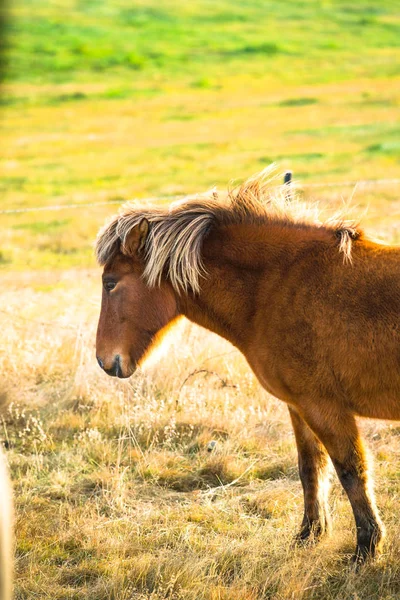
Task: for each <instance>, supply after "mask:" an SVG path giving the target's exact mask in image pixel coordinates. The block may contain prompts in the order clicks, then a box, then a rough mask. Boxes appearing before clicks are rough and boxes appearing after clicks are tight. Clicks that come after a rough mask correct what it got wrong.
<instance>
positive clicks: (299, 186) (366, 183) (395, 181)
mask: <svg viewBox="0 0 400 600" xmlns="http://www.w3.org/2000/svg"><path fill="white" fill-rule="evenodd" d="M284 184H285V185H287V186H288V188H289V187H290V188H291V189H293V190H306V189H308V188H310V189H312V188H325V187H329V188H334V187H338V188H340V187H356V186H357V187H360V186H361V187H373V186H379V185H399V184H400V178H390V179H361V180H353V181H328V182H326V181H325V182H324V181H321V182H309V183H300V182H298V181H293V180H292V173H291V171H287V172H286V173H285V177H284ZM176 199H177V196H156V197H150V198H134V199H132V200H131V201H138V202H139V201H140V202H143V203H147V202H161V201H163V200H176ZM125 202H127V200H126V199H120V200H103V201H101V202H81V203H72V204H53V205H49V206H30V207H26V208H9V209H3V210H0V215H14V214H23V213H31V212H44V211H58V210H74V209H81V208H91V207H97V206H108V205H113V204H114V205H115V204H124V203H125Z"/></svg>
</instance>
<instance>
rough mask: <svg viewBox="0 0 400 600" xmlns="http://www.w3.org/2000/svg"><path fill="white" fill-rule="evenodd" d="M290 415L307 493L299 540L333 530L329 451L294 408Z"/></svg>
mask: <svg viewBox="0 0 400 600" xmlns="http://www.w3.org/2000/svg"><path fill="white" fill-rule="evenodd" d="M289 413H290V418H291V419H292V425H293V429H294V434H295V437H296V443H297V452H298V461H299V473H300V480H301V483H302V486H303V493H304V517H303V521H302V524H301V529H300V532H299V533H298V535H297V536H296V541H297V542H299V543H302V542H304V541H306V540H308V539H309V538H310V537H311V538H313V539H316V538H319V537H320V536H321V535H322V534H323V533H326V532H328V531H329V530H330V516H329V509H328V492H329V471H330V468H329V467H330V464H329V458H328V454H327V452H326V450H325V448H324V446H323V445H322V444H321V442H320V441H319V440H318V438H317V437H316V436H315V435H314V433H313V432H312V431H311V429H310V428H309V427H308V425H307V423H306V422H305V421H304V420H303V419H302V418H301V416H300V415H299V414H298V413H297V412H296V411H295V410H294V409H292V408H289Z"/></svg>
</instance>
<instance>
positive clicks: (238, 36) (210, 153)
mask: <svg viewBox="0 0 400 600" xmlns="http://www.w3.org/2000/svg"><path fill="white" fill-rule="evenodd" d="M8 23H9V24H8V37H7V39H8V45H9V50H8V65H9V66H8V72H7V83H6V85H5V86H4V88H3V95H2V98H1V103H2V105H3V107H2V113H3V120H2V132H1V135H2V150H1V154H2V159H1V162H0V175H1V183H0V193H1V199H2V206H3V207H4V208H17V207H18V208H21V207H22V208H23V207H30V206H45V205H53V204H57V205H58V204H68V203H71V202H72V203H87V202H93V201H104V200H110V199H111V200H112V199H116V200H118V199H121V200H123V199H128V198H132V197H146V196H162V197H164V196H173V195H182V194H186V193H191V192H197V191H201V190H204V189H205V188H208V187H209V186H212V185H214V184H217V185H220V186H221V185H223V186H225V185H226V183H227V182H228V181H229V180H231V179H235V178H242V177H245V176H247V175H249V174H250V173H253V172H255V171H257V170H260V169H261V168H262V167H264V166H266V165H267V164H268V163H270V162H271V161H276V162H277V163H278V164H279V165H280V167H281V168H282V169H285V168H291V169H293V170H294V173H295V176H296V177H297V178H298V179H299V180H300V181H301V182H308V181H317V182H324V181H338V182H340V181H346V180H349V179H350V180H359V179H365V178H374V179H376V178H387V177H389V178H390V177H396V176H398V173H399V160H400V145H399V141H398V140H399V133H400V130H399V124H398V110H399V98H400V77H399V67H400V59H399V56H400V53H399V44H400V42H399V40H400V20H399V16H398V10H397V3H396V2H389V1H382V2H379V3H377V2H358V3H357V4H356V5H354V3H349V2H339V1H335V2H324V3H320V2H317V1H313V0H309V1H307V2H298V1H293V0H292V1H288V2H284V3H282V2H278V1H269V2H264V1H261V0H260V1H258V0H257V1H255V0H254V1H251V2H245V3H243V2H233V3H232V2H228V1H224V0H218V1H216V2H209V1H206V0H196V1H195V2H190V3H180V2H172V1H171V0H167V1H165V2H163V3H156V2H154V1H150V0H144V1H142V2H139V3H138V2H135V3H134V5H132V3H131V2H127V1H126V2H121V1H116V2H112V3H111V2H103V1H101V2H100V1H99V2H95V1H72V0H65V1H59V2H51V3H49V2H42V1H41V0H38V1H35V3H34V5H33V4H32V3H31V2H28V1H26V0H15V1H13V2H12V3H11V4H10V16H9V22H8ZM351 192H352V189H351V188H349V187H344V188H343V187H340V186H339V187H338V188H337V189H334V190H332V189H331V188H329V189H328V190H324V188H322V189H318V190H312V191H309V193H312V195H313V196H314V197H315V196H318V197H319V198H323V199H324V200H325V199H328V198H329V199H330V200H332V199H333V200H335V199H336V200H339V201H341V198H342V197H349V196H350V194H351ZM397 197H398V187H397V188H395V189H393V188H391V187H389V186H387V187H386V188H382V187H379V188H371V189H368V190H366V191H365V193H364V191H363V193H361V191H360V190H359V191H358V192H357V194H356V200H357V202H359V203H360V204H361V206H365V205H366V204H371V203H372V204H373V205H375V204H377V202H379V205H380V206H382V209H383V210H384V211H386V207H387V203H388V202H389V203H390V202H392V201H395V200H396V199H397ZM112 210H114V207H112V208H111V209H110V210H108V209H104V208H92V209H90V210H88V209H82V210H81V211H76V210H69V211H68V210H65V211H63V212H62V213H54V212H41V213H36V214H33V215H31V214H29V215H27V216H24V215H17V216H6V215H4V216H2V238H3V243H2V248H1V253H2V254H1V257H2V258H1V264H3V265H5V266H6V268H8V267H9V266H14V267H18V268H24V266H26V262H27V261H28V265H29V267H30V268H31V267H35V268H36V267H54V266H61V267H65V266H68V265H75V266H79V265H82V266H87V265H89V264H92V263H91V248H90V241H91V239H92V238H93V236H94V234H95V232H96V230H97V228H98V226H99V225H100V224H101V223H102V222H103V220H104V217H105V215H106V214H109V213H110V212H111V211H112Z"/></svg>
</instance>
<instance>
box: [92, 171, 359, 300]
mask: <svg viewBox="0 0 400 600" xmlns="http://www.w3.org/2000/svg"><path fill="white" fill-rule="evenodd" d="M143 218H146V219H147V220H148V222H149V223H150V230H149V234H148V236H147V239H146V245H145V253H144V258H145V269H144V273H143V277H144V279H145V281H146V283H147V284H148V285H149V286H150V287H152V286H156V285H159V284H160V282H161V279H162V277H163V275H166V276H167V277H168V279H169V280H170V281H171V284H172V286H173V287H174V289H175V290H176V291H177V292H182V291H183V292H185V293H186V292H188V291H189V290H191V291H193V292H195V293H198V292H199V291H200V277H201V276H205V275H206V272H205V269H204V264H203V259H202V246H203V242H204V239H205V238H206V236H207V234H208V233H209V232H210V230H211V228H213V227H215V226H218V225H219V226H221V225H229V224H240V223H259V224H262V223H268V222H269V223H271V222H272V221H275V222H279V223H280V224H282V225H286V226H297V227H298V226H301V227H307V228H309V227H314V228H315V227H318V228H321V227H324V228H326V229H328V230H331V231H332V232H333V233H334V234H335V235H336V237H337V240H338V247H339V251H340V252H342V253H343V256H344V260H345V261H349V262H351V250H352V244H353V241H354V240H356V239H357V238H359V237H360V235H361V232H360V231H359V229H358V228H357V227H356V225H355V224H354V223H352V222H349V221H344V220H343V218H342V217H341V216H340V215H336V216H335V217H333V218H332V217H331V218H330V219H329V220H325V221H322V220H321V219H320V211H319V209H318V206H317V205H310V204H305V203H303V202H301V201H300V200H299V199H298V198H297V197H292V198H291V200H290V202H288V200H287V198H286V196H285V191H284V188H283V187H282V186H281V187H280V188H279V187H277V184H276V178H275V177H271V168H270V167H268V168H267V169H264V170H263V171H261V173H257V174H256V175H254V176H253V177H251V178H250V179H247V180H246V181H245V182H244V183H243V184H241V185H240V186H238V187H236V188H233V189H231V190H229V191H228V192H227V193H226V194H225V195H224V196H223V197H220V196H218V194H217V192H216V191H215V190H211V191H210V192H209V193H207V194H204V195H198V196H194V197H189V198H185V199H184V200H182V201H179V202H174V203H173V204H171V205H170V206H168V207H164V206H138V205H136V204H133V203H130V202H128V203H127V204H125V205H124V206H123V208H122V210H121V212H120V214H118V215H116V216H114V217H113V218H112V220H111V221H110V222H109V223H108V224H106V225H105V226H104V227H103V228H102V229H101V230H100V232H99V234H98V236H97V240H96V257H97V260H98V262H99V264H100V265H105V264H107V263H108V262H110V261H111V260H112V259H113V258H114V257H115V256H116V255H117V254H118V253H119V252H120V249H121V245H124V244H125V243H126V240H127V238H128V236H129V234H130V232H131V231H132V229H133V228H134V227H136V226H137V225H138V224H139V223H140V221H141V220H142V219H143Z"/></svg>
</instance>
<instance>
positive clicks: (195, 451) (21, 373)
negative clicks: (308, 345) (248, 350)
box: [0, 270, 400, 600]
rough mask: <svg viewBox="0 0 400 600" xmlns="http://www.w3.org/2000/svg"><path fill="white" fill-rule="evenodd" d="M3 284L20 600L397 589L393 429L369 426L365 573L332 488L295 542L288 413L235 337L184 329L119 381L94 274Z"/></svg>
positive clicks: (283, 595)
mask: <svg viewBox="0 0 400 600" xmlns="http://www.w3.org/2000/svg"><path fill="white" fill-rule="evenodd" d="M5 282H6V285H5V288H3V291H2V299H3V302H2V306H3V307H4V310H5V311H6V312H7V313H8V315H9V316H8V317H6V315H5V314H4V313H0V314H1V317H0V318H1V322H2V338H1V340H0V356H1V365H0V367H1V372H2V374H3V375H2V376H3V388H4V390H5V392H6V394H7V397H8V408H7V409H6V410H5V412H4V414H3V419H4V428H3V437H4V439H6V440H7V445H8V447H9V450H8V459H9V462H10V465H11V470H12V474H13V479H14V486H15V501H16V512H17V523H16V536H17V558H16V594H17V595H16V597H17V598H20V599H25V598H26V599H28V598H29V599H31V598H33V597H35V596H39V597H51V598H52V599H54V600H61V599H62V600H67V598H68V599H80V600H89V599H90V600H93V599H96V600H102V599H104V600H105V599H114V600H116V599H118V600H132V599H133V598H135V599H137V600H139V599H145V598H146V599H147V598H152V599H153V600H161V599H164V598H169V599H176V600H181V599H182V600H183V599H185V600H186V599H189V600H198V599H204V600H214V599H229V600H230V599H232V600H243V599H248V600H261V599H264V598H271V599H272V598H274V599H275V598H276V599H280V600H289V599H293V598H296V600H297V599H307V600H308V599H320V600H322V599H324V600H325V599H332V600H333V599H334V598H335V599H337V598H341V599H346V600H347V599H349V600H350V599H354V598H358V599H360V600H364V599H365V600H367V598H368V599H371V598H373V599H376V600H377V599H378V598H379V599H383V598H386V599H389V598H394V597H396V596H397V595H398V592H399V584H398V581H399V575H400V571H399V566H398V565H399V556H400V546H399V543H398V524H397V523H398V506H397V501H396V498H397V497H398V494H399V493H400V479H399V477H398V465H397V463H398V452H399V449H400V436H399V430H398V427H397V426H396V425H395V424H389V425H388V424H384V423H374V422H371V423H366V424H365V425H364V429H365V432H366V435H367V437H368V444H369V446H370V447H371V448H372V452H373V454H374V455H375V463H376V469H375V471H376V480H377V497H378V503H379V506H380V507H381V509H382V512H383V517H384V520H385V522H386V525H387V528H388V540H387V544H386V547H385V554H384V556H383V557H382V558H381V559H380V561H378V562H377V563H375V564H372V565H367V566H365V567H364V568H363V569H362V571H361V572H360V573H358V574H357V573H354V572H353V571H352V570H351V568H350V566H349V562H348V560H349V557H350V554H351V552H352V550H353V545H354V541H355V530H354V525H353V519H352V515H351V511H350V507H349V504H348V502H347V500H346V499H345V498H344V495H343V493H342V491H341V489H340V487H339V485H338V484H336V483H335V485H334V486H333V491H332V496H331V507H332V514H333V522H334V528H333V535H332V537H331V538H328V539H325V540H323V541H322V542H321V544H319V545H318V546H316V547H309V548H305V549H294V548H293V547H292V539H293V536H294V534H295V533H296V530H297V528H298V527H299V523H300V520H301V513H302V491H301V486H300V482H299V480H298V475H297V465H296V462H297V459H296V451H295V443H294V438H293V434H292V431H291V428H290V424H289V419H288V415H287V410H286V407H285V406H284V404H283V403H280V402H278V401H277V400H275V399H274V398H272V397H270V396H269V395H268V394H267V393H266V392H264V391H263V390H262V389H261V388H260V386H259V385H258V383H257V381H256V380H255V378H254V376H253V375H252V373H251V372H250V371H249V369H248V367H247V365H246V363H245V361H244V360H243V358H242V357H241V356H240V354H239V353H238V352H237V351H236V350H234V349H233V348H232V347H231V346H229V345H228V344H227V343H225V342H224V341H223V340H221V339H219V338H217V337H216V336H213V335H211V334H208V333H207V332H204V331H202V330H200V329H198V328H196V327H194V326H191V325H190V324H185V325H184V326H183V329H182V330H181V331H180V332H179V334H177V335H179V337H178V338H177V339H176V340H175V343H174V345H173V346H172V347H171V348H170V349H169V353H168V358H165V357H164V358H162V359H161V361H160V362H159V363H157V364H155V365H153V366H151V367H148V368H146V369H144V370H142V371H141V372H138V373H137V374H136V375H135V376H134V377H132V378H131V379H130V380H129V381H128V382H121V381H116V380H113V379H111V378H108V377H107V376H106V375H105V374H103V373H102V372H101V371H100V369H99V368H98V367H97V365H96V363H95V357H94V332H95V326H96V322H97V315H98V310H99V294H100V281H99V273H98V272H97V271H96V272H91V271H86V272H83V271H77V270H74V271H69V272H63V273H62V274H59V275H57V276H55V274H54V273H45V272H43V273H42V274H41V275H38V274H37V273H36V274H35V275H34V276H31V275H28V274H25V275H19V276H16V275H13V276H12V277H11V275H10V276H7V277H6V278H5ZM2 310H3V309H2ZM210 442H212V443H211V444H210ZM210 450H211V451H210Z"/></svg>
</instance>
